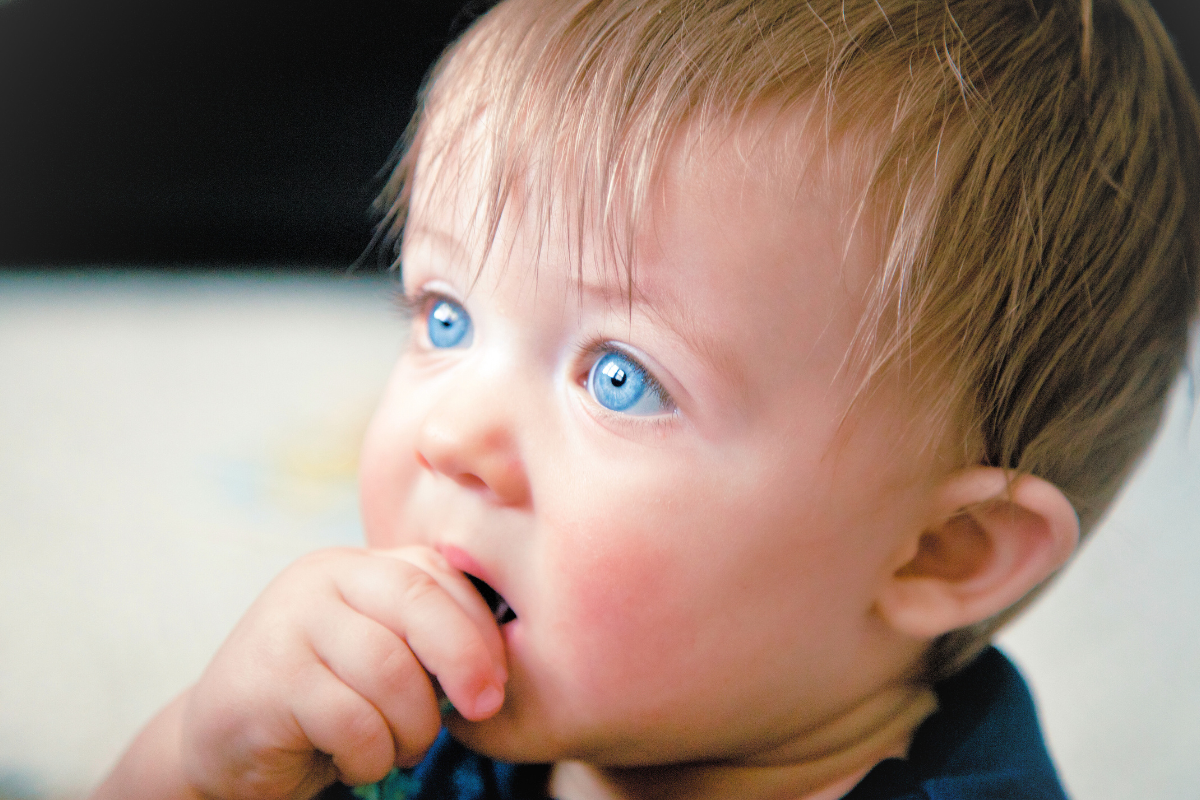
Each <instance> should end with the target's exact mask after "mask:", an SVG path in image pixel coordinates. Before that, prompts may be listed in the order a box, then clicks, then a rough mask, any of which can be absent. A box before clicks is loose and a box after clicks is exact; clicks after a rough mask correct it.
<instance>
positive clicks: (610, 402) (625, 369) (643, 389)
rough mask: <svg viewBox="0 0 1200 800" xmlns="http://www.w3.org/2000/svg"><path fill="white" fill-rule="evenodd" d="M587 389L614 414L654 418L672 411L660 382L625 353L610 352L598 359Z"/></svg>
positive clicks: (589, 377)
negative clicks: (615, 412)
mask: <svg viewBox="0 0 1200 800" xmlns="http://www.w3.org/2000/svg"><path fill="white" fill-rule="evenodd" d="M587 390H588V392H589V393H590V394H591V395H592V397H594V398H595V399H596V402H597V403H599V404H600V405H602V406H604V407H605V408H607V409H609V410H610V411H620V412H621V413H623V414H631V415H634V416H651V415H653V414H662V413H664V412H665V411H667V410H669V406H668V402H667V400H666V398H665V396H664V393H663V390H662V389H661V388H660V387H659V386H658V381H656V380H655V379H654V378H653V377H652V376H651V375H650V373H649V372H647V371H646V368H645V367H643V366H642V365H641V364H639V363H638V362H636V361H634V360H633V359H632V358H630V357H629V356H627V355H625V354H624V353H621V352H616V351H610V352H608V353H605V354H604V355H603V356H601V357H600V358H598V359H597V360H596V363H595V364H593V365H592V369H591V372H589V373H588V379H587Z"/></svg>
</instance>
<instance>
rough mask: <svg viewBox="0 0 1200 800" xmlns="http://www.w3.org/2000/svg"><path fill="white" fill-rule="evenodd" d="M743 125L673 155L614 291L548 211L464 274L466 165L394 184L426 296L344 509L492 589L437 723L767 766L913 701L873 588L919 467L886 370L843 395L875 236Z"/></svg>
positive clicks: (522, 752) (912, 642)
mask: <svg viewBox="0 0 1200 800" xmlns="http://www.w3.org/2000/svg"><path fill="white" fill-rule="evenodd" d="M746 145H748V146H749V147H750V148H751V149H753V147H754V145H753V144H752V143H749V142H734V143H729V142H726V143H724V144H722V145H720V146H717V147H712V146H707V145H702V146H701V147H700V149H699V150H697V151H695V152H691V153H690V154H689V156H688V157H687V158H677V159H675V160H674V161H672V162H671V164H670V165H669V167H668V171H667V176H666V180H665V183H664V185H663V191H662V193H661V195H660V196H659V203H658V205H657V207H656V208H655V210H654V213H653V219H652V220H651V224H649V225H647V226H645V229H644V230H643V231H642V232H641V236H640V237H639V240H638V256H639V261H638V262H637V264H636V273H635V283H634V292H633V295H632V298H627V296H626V294H625V284H624V282H623V281H622V280H621V279H620V277H619V276H618V277H617V278H614V277H613V274H614V273H613V270H612V268H611V266H610V265H608V264H606V263H605V262H604V260H603V259H601V258H599V257H597V255H596V251H595V249H588V248H586V247H585V249H584V254H583V257H582V263H581V267H582V269H581V271H580V272H577V271H576V269H575V265H574V263H573V260H572V255H571V252H570V250H569V248H568V246H567V243H566V242H565V241H564V240H563V238H562V237H561V236H560V237H557V238H556V236H555V233H556V230H557V227H556V224H555V223H554V221H553V220H552V223H551V233H550V236H549V237H547V239H545V240H543V241H539V237H538V231H537V229H536V228H534V226H533V225H532V224H522V225H516V226H505V227H502V230H501V237H500V241H499V242H497V245H496V246H495V247H493V248H492V250H491V254H492V255H491V256H490V257H489V259H488V261H487V262H486V263H485V264H484V266H483V268H482V271H481V272H480V274H479V275H478V279H477V280H476V279H475V275H474V272H473V270H472V267H473V265H474V264H475V263H476V259H475V258H473V256H475V255H476V252H477V251H475V252H472V250H471V237H470V231H472V230H474V229H476V228H477V225H478V223H477V221H476V220H475V219H474V218H473V212H474V210H475V208H476V205H475V202H474V198H475V197H476V196H477V195H476V192H475V190H474V187H471V186H469V180H470V179H469V178H468V179H467V181H468V186H467V187H466V188H464V187H463V186H462V185H461V184H458V185H456V186H455V189H454V191H439V189H438V188H437V187H436V186H425V185H419V186H418V189H417V195H416V196H417V201H416V203H415V206H414V213H413V214H412V216H411V217H410V222H409V226H408V229H407V232H406V238H405V242H404V248H403V264H404V267H403V273H404V287H405V291H406V293H408V294H409V296H416V295H418V294H419V293H421V292H432V293H433V298H431V299H426V300H425V303H426V305H425V306H423V307H418V308H417V309H416V314H415V324H414V328H413V333H412V343H411V345H410V347H409V349H408V351H407V352H406V353H405V354H404V355H403V356H402V358H401V360H400V362H399V364H398V365H397V367H396V370H395V373H394V375H393V378H392V380H391V383H390V385H389V387H388V389H387V392H386V394H385V396H384V399H383V401H382V403H381V405H380V408H379V411H378V414H377V416H376V418H375V420H374V423H373V425H372V427H371V429H370V432H369V433H368V436H367V440H366V446H365V448H364V452H363V456H362V469H361V481H362V508H363V519H364V522H365V525H366V530H367V537H368V543H369V544H370V545H371V546H372V547H379V548H392V547H397V546H402V545H413V544H417V545H422V546H426V547H429V548H432V549H434V550H435V551H439V552H441V553H443V554H446V555H449V556H450V557H451V560H452V561H453V560H454V559H455V558H459V559H460V560H459V561H458V563H457V566H459V567H460V568H462V569H465V570H468V571H471V572H472V573H473V574H476V575H479V576H480V577H483V578H485V579H486V580H487V581H488V582H489V583H490V584H491V585H492V586H493V587H495V588H496V589H497V590H498V591H500V592H501V594H503V595H504V597H505V598H506V599H507V600H508V602H509V603H510V604H511V605H512V606H513V608H514V609H515V610H516V612H517V614H518V619H517V620H516V621H515V622H513V623H511V624H509V625H507V626H505V627H504V628H503V629H502V630H501V635H502V637H503V641H504V652H505V655H506V666H507V668H508V672H509V679H508V683H507V685H506V699H505V703H504V705H503V707H502V708H501V709H500V711H499V713H497V714H496V715H495V716H493V717H491V718H489V719H487V720H486V721H483V722H472V723H466V722H463V721H461V720H452V721H451V723H450V725H451V729H452V731H453V732H454V733H455V734H456V735H457V736H459V737H461V738H462V739H463V740H464V741H466V742H467V743H468V744H469V745H471V746H472V747H475V748H477V749H479V750H481V751H483V752H485V753H488V754H489V755H493V756H496V757H500V758H506V759H513V760H524V761H561V760H563V759H564V758H569V759H573V760H577V761H581V762H584V763H587V764H593V765H603V766H606V767H608V766H612V767H631V766H642V765H646V764H648V763H649V764H656V765H657V764H677V763H680V762H691V761H699V760H702V761H705V762H711V761H719V760H725V759H728V760H729V761H730V763H731V764H736V765H738V766H755V767H762V766H774V765H788V766H791V765H794V764H795V763H796V762H798V761H799V762H805V761H809V760H812V759H814V758H815V754H816V752H818V751H820V750H821V749H822V748H823V747H824V746H825V744H827V742H826V741H825V740H824V739H823V734H824V733H826V732H827V733H829V735H830V738H831V739H832V740H834V741H836V742H837V743H838V746H843V745H844V746H846V747H851V746H853V745H854V744H855V743H856V742H858V741H859V740H860V739H861V737H862V736H864V735H866V733H868V732H869V731H870V730H873V729H874V728H875V727H878V726H879V725H881V724H882V721H881V720H880V719H879V718H878V715H877V714H875V713H874V712H873V711H868V712H866V713H864V712H863V709H866V708H871V707H872V705H873V704H877V703H878V704H880V705H881V707H886V708H888V709H889V712H894V711H895V708H896V706H897V704H899V705H903V704H905V703H907V702H909V701H910V699H911V698H912V697H913V696H914V695H913V690H912V688H911V687H909V686H908V685H907V684H906V681H905V676H906V675H907V674H908V672H909V669H910V667H911V666H912V665H913V664H914V663H915V662H916V660H917V658H918V657H919V654H920V652H921V650H922V648H923V644H924V643H923V642H920V641H917V640H916V639H913V638H912V637H907V636H903V635H899V634H897V633H896V632H895V631H893V630H891V629H890V628H889V627H888V625H887V624H886V623H884V622H883V621H882V620H881V619H880V617H879V615H878V613H877V611H876V609H875V599H876V593H877V591H878V588H879V585H880V583H881V581H882V580H883V579H884V578H885V577H886V576H888V575H890V568H889V565H890V564H891V560H892V558H893V557H894V551H895V548H896V547H897V542H898V541H899V540H900V539H901V538H902V537H903V535H904V534H906V533H907V532H908V531H910V530H912V529H913V528H914V527H917V526H919V520H921V519H922V518H923V516H924V515H925V514H926V512H927V510H928V509H927V501H928V497H929V494H930V491H931V488H932V487H933V485H934V484H935V482H936V478H937V476H938V475H939V473H938V470H937V469H936V464H935V463H934V459H933V458H932V457H929V456H922V455H921V454H920V453H918V452H916V451H917V450H918V448H917V447H916V446H915V444H914V442H915V439H916V438H917V437H914V436H913V435H912V433H913V424H912V422H911V413H912V412H911V404H910V403H908V402H906V401H905V399H904V398H902V397H899V396H898V395H897V393H896V392H895V391H894V390H893V389H890V388H888V387H884V388H883V389H881V390H880V391H879V392H878V393H877V394H876V395H875V396H873V397H872V398H871V400H870V401H869V402H866V403H863V404H862V405H861V406H856V407H855V409H854V411H853V413H851V415H850V416H849V417H848V418H847V417H846V416H845V415H846V413H847V410H848V408H849V407H850V402H851V399H852V397H853V395H854V392H855V389H856V388H857V383H856V381H855V380H854V377H853V376H852V375H849V374H848V373H847V371H846V370H845V369H844V360H845V357H846V353H847V351H848V349H849V347H850V343H851V339H852V337H853V335H854V332H855V329H856V326H857V324H858V321H859V319H860V316H861V314H862V310H863V307H862V295H863V293H864V291H865V287H866V284H867V282H868V280H869V278H870V275H871V274H872V273H873V271H874V269H875V266H876V264H877V250H876V245H875V242H874V241H873V240H872V239H871V238H870V236H869V235H868V232H866V231H865V230H863V229H862V228H857V229H853V228H851V225H850V223H849V220H850V219H851V217H852V214H851V209H852V206H851V204H850V202H849V201H848V195H849V193H848V192H847V191H846V190H845V189H846V187H843V186H840V185H837V183H836V181H835V180H834V179H833V178H831V177H830V176H828V175H821V174H814V175H812V176H810V177H809V178H808V180H806V181H805V183H804V184H803V185H802V186H801V188H800V191H799V192H797V191H796V190H795V188H794V187H792V188H791V189H788V190H786V191H785V190H784V187H780V186H777V185H775V184H774V183H773V182H772V181H771V180H770V179H769V177H768V176H769V170H768V169H767V167H766V164H765V163H763V164H751V165H750V166H751V169H749V170H747V169H746V167H747V164H746V163H744V161H743V159H744V158H745V149H746V147H745V146H746ZM681 151H682V148H681ZM735 153H736V154H740V155H735ZM759 155H760V156H762V158H763V159H764V160H765V158H766V156H765V153H760V154H759ZM755 157H757V156H753V155H752V156H751V158H755ZM447 172H448V173H450V174H466V175H470V174H472V173H471V171H470V170H458V169H456V168H450V169H447ZM478 172H479V171H476V172H475V174H478ZM813 172H814V173H815V172H816V169H815V168H814V170H813ZM431 183H432V182H431ZM532 216H533V215H526V217H525V218H526V219H528V218H530V217H532ZM539 248H540V250H539ZM539 253H540V259H539ZM535 262H536V266H537V269H536V278H534V277H533V274H534V270H532V269H531V268H530V265H531V264H534V263H535ZM580 273H581V274H582V281H580ZM437 297H447V298H450V299H453V300H455V301H456V302H459V303H461V304H462V306H463V308H465V309H466V311H467V313H469V314H470V316H471V319H472V323H473V333H472V339H471V344H470V346H468V347H461V348H450V349H441V348H436V347H434V346H432V344H431V343H430V341H429V338H428V334H427V332H426V328H427V325H428V322H427V319H426V317H425V313H426V312H427V311H428V309H429V303H432V302H436V298H437ZM604 342H616V343H620V345H621V346H622V347H624V348H626V349H627V351H628V352H630V353H632V354H634V355H635V356H636V357H637V358H638V359H639V360H640V361H641V362H642V363H643V364H644V365H645V367H646V368H647V369H648V370H649V371H650V372H651V373H652V374H654V375H655V377H656V378H657V379H658V380H659V381H660V382H661V383H662V385H663V387H664V388H665V390H666V392H667V393H669V395H670V398H671V402H670V403H669V404H665V405H664V407H663V409H662V413H660V414H657V415H652V416H636V417H635V416H628V415H623V414H619V413H614V412H612V411H609V410H607V409H605V408H604V407H602V406H601V405H600V404H599V403H598V402H597V401H596V399H595V398H594V397H593V396H592V395H591V394H590V393H589V392H588V389H587V385H586V383H587V374H588V370H589V368H590V366H591V364H592V363H593V362H594V360H595V358H596V355H594V354H591V353H589V351H588V348H589V346H591V345H593V344H595V343H604ZM581 352H583V353H584V354H583V355H581ZM922 458H924V459H925V460H924V461H922ZM460 554H461V555H460ZM681 676H686V680H681ZM860 714H861V715H862V717H863V718H862V719H855V721H854V722H853V723H852V724H850V725H849V728H848V729H845V730H843V726H844V724H845V721H846V720H847V719H849V718H856V715H860ZM862 728H865V729H867V730H863V729H862ZM907 733H908V731H902V732H900V733H899V734H898V737H893V738H892V740H891V741H889V742H887V746H886V747H885V748H884V749H888V750H893V751H894V750H896V749H900V750H902V749H903V746H904V745H903V741H904V740H905V737H906V735H907ZM815 742H822V744H821V745H820V746H819V747H817V746H814V743H815ZM878 757H879V754H878V753H871V754H869V756H868V758H867V760H868V761H870V763H874V761H873V760H872V759H874V760H877V759H878ZM862 766H863V765H862V764H854V765H853V767H854V768H855V769H854V771H857V769H858V768H860V767H862ZM867 766H869V764H867ZM622 774H627V773H624V772H623V773H622ZM678 779H679V778H678V776H676V781H675V782H676V785H678V782H677V781H678ZM796 783H797V786H799V787H801V788H813V787H809V786H807V783H808V781H807V779H806V778H804V777H803V776H801V779H800V780H798V781H797V782H796ZM705 785H706V786H710V788H711V787H712V786H715V784H711V783H710V782H709V780H708V779H707V778H706V780H705ZM739 788H744V787H739ZM735 794H736V792H735ZM677 796H678V795H677ZM740 796H743V797H744V796H749V795H747V794H741V795H740Z"/></svg>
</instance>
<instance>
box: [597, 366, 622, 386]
mask: <svg viewBox="0 0 1200 800" xmlns="http://www.w3.org/2000/svg"><path fill="white" fill-rule="evenodd" d="M600 371H601V372H603V373H604V374H605V376H606V377H607V378H608V379H609V380H610V381H612V385H613V386H616V387H617V388H618V389H619V388H620V387H622V386H624V385H625V378H626V376H625V370H623V369H621V368H620V367H618V366H617V365H616V364H615V363H613V362H611V361H610V362H608V363H607V364H605V365H604V367H603V369H601V370H600Z"/></svg>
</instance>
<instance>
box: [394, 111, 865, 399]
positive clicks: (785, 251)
mask: <svg viewBox="0 0 1200 800" xmlns="http://www.w3.org/2000/svg"><path fill="white" fill-rule="evenodd" d="M489 148H490V144H489V142H488V141H487V139H486V138H485V137H484V136H483V135H482V134H481V133H480V132H479V131H475V132H473V133H472V134H471V136H470V137H463V138H462V139H461V140H460V141H458V142H454V143H451V144H450V145H449V146H444V147H440V148H438V149H437V151H436V155H435V156H434V157H432V158H431V159H430V160H429V161H428V162H421V167H422V168H421V169H419V170H418V173H417V181H416V185H415V187H414V194H413V203H412V208H411V212H410V218H409V228H408V230H406V234H405V257H406V258H407V257H408V255H409V254H410V253H414V254H415V252H416V251H418V250H421V249H425V248H436V249H438V250H440V251H441V252H442V253H443V254H446V255H448V256H450V259H449V260H450V261H451V262H453V263H454V264H455V267H454V268H455V269H456V270H458V271H459V273H460V275H459V276H458V278H457V279H461V280H463V281H464V282H465V283H467V284H468V285H474V281H475V279H476V278H477V277H479V276H480V275H481V272H482V271H483V270H484V266H485V264H486V265H487V270H486V271H487V272H488V273H490V274H491V275H492V276H493V277H494V276H495V275H499V274H503V275H504V276H505V278H506V279H513V278H515V279H517V280H519V281H521V282H522V283H523V285H524V286H526V287H530V288H532V289H533V293H536V294H538V295H541V296H542V297H544V298H546V299H547V300H551V299H552V298H557V301H558V302H561V303H564V304H566V305H568V307H569V305H570V304H571V303H572V302H574V303H579V304H585V303H597V302H599V303H601V304H604V305H607V306H608V307H610V308H611V309H614V310H616V311H622V312H625V313H627V314H628V315H630V316H636V315H640V316H643V317H647V318H651V319H653V320H656V321H657V322H659V323H661V324H662V326H663V327H664V328H665V329H667V330H669V331H670V332H671V333H672V335H674V336H676V337H678V338H679V339H680V340H682V341H683V342H685V343H686V344H687V346H688V347H689V348H690V350H692V351H693V352H695V353H697V354H698V355H699V357H700V358H702V359H704V360H705V361H706V362H708V363H709V364H710V365H712V366H714V367H715V368H716V370H717V371H718V372H720V373H722V374H723V375H725V376H726V377H729V378H730V379H731V380H732V382H733V383H734V384H736V385H737V386H739V387H758V390H759V393H760V394H761V393H762V392H766V391H768V390H769V389H770V387H774V386H778V385H780V382H781V381H782V380H784V379H785V378H787V377H789V376H793V377H794V373H795V371H796V370H797V369H803V370H806V371H805V373H804V374H805V375H806V376H807V379H808V382H810V383H813V384H817V385H819V386H822V387H828V386H830V385H831V384H832V383H833V382H834V381H835V380H836V379H837V377H838V375H839V371H840V370H841V368H842V367H843V365H844V362H845V361H846V355H847V352H848V350H849V347H850V344H851V341H852V339H853V338H854V335H855V332H856V330H857V326H858V324H859V321H860V319H861V316H862V308H863V303H862V297H863V295H864V294H865V291H866V287H867V286H868V284H869V282H870V279H871V276H872V275H873V274H874V271H875V265H876V264H877V263H878V259H877V257H876V252H877V247H876V243H875V240H874V237H873V234H872V231H871V222H872V218H871V217H870V215H869V214H865V213H863V212H862V208H863V204H862V203H861V202H860V201H859V196H858V194H857V193H856V188H855V183H854V182H853V181H852V180H850V177H851V176H852V169H851V168H850V167H848V166H847V164H846V163H845V162H844V160H843V159H842V158H841V154H840V153H831V152H827V151H826V148H825V142H824V141H823V140H817V143H814V140H813V139H812V138H811V137H805V135H804V133H803V131H802V130H800V129H799V128H798V126H796V125H784V124H781V123H780V122H779V120H778V119H777V118H774V117H768V118H765V119H764V120H762V121H758V120H754V121H750V122H747V123H746V124H743V125H740V126H739V127H737V128H730V129H727V130H723V131H720V132H719V133H717V132H714V131H711V130H710V131H708V132H700V131H697V130H694V129H690V130H684V131H681V132H680V134H679V135H677V136H676V137H674V139H673V140H672V142H671V145H670V147H669V148H668V150H667V151H666V152H665V153H664V154H663V158H662V161H661V165H660V168H659V169H658V171H657V172H656V174H655V180H654V182H653V184H652V185H651V187H650V190H649V191H648V192H647V193H646V196H645V198H644V201H643V202H642V203H641V205H640V207H639V213H638V214H636V215H634V214H631V213H628V212H629V211H630V209H626V208H618V209H615V210H614V212H613V213H611V214H610V216H609V217H608V219H605V218H604V217H603V216H602V215H599V214H597V215H595V216H592V217H589V216H587V213H586V212H587V210H588V209H586V208H582V207H581V206H580V205H578V204H577V196H576V192H577V190H578V180H577V179H576V177H575V176H573V175H572V173H570V172H569V171H568V172H565V173H564V172H562V171H560V172H558V173H556V174H555V176H554V180H548V179H547V178H546V177H545V176H538V175H532V176H530V175H526V176H523V179H522V180H520V181H517V182H516V183H514V184H513V186H512V187H511V193H510V194H509V195H508V196H507V197H506V202H505V204H504V206H503V209H502V212H503V213H502V214H501V215H500V217H499V218H498V219H497V220H496V222H497V225H496V228H495V230H494V231H493V230H492V229H491V228H490V226H489V221H488V210H489V207H490V206H489V203H490V202H491V200H492V199H493V198H494V197H495V196H496V195H495V189H496V187H495V185H494V184H491V183H489V178H490V177H491V176H492V175H493V170H494V167H495V164H494V163H492V162H491V161H490V160H489V155H490V152H491V151H490V149H489ZM539 191H540V192H542V194H535V192H539ZM622 212H623V213H622ZM490 280H491V278H489V281H490ZM551 301H552V300H551ZM552 302H553V301H552ZM793 367H794V368H795V369H793ZM742 394H743V395H746V396H749V395H751V394H754V392H749V391H747V392H743V393H742Z"/></svg>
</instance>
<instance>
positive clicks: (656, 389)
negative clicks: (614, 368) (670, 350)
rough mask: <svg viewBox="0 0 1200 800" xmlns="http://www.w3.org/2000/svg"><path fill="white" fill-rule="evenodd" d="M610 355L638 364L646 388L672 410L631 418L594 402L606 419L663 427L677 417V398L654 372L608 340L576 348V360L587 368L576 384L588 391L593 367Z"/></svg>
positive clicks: (631, 354) (581, 373)
mask: <svg viewBox="0 0 1200 800" xmlns="http://www.w3.org/2000/svg"><path fill="white" fill-rule="evenodd" d="M609 353H617V354H619V355H622V356H624V357H625V358H628V359H630V360H631V361H633V362H634V363H635V364H637V365H638V367H639V368H640V369H641V371H642V378H643V380H645V381H646V388H647V389H648V390H649V391H651V392H653V393H654V394H656V395H657V396H658V399H659V400H660V401H662V404H663V405H664V406H666V407H667V408H668V409H670V411H669V412H668V413H665V414H656V415H654V416H645V417H643V416H631V415H629V414H622V413H620V412H619V411H612V410H611V409H607V408H605V407H604V406H602V405H600V404H599V403H596V402H593V405H594V406H595V407H596V409H597V410H598V412H599V413H601V414H603V415H604V416H605V417H611V418H613V419H619V420H620V421H621V422H622V423H626V424H635V425H662V424H663V423H665V422H668V421H670V420H671V419H673V418H674V417H675V413H676V412H677V411H678V410H679V407H678V406H677V405H676V404H675V398H673V397H671V393H670V392H668V391H667V389H666V387H665V386H663V385H662V382H661V381H659V380H658V378H656V377H655V376H654V373H653V372H651V371H650V370H649V369H647V368H646V365H645V364H643V363H642V362H641V360H640V359H639V358H638V357H637V356H635V355H634V354H633V353H630V352H629V351H628V350H627V349H625V348H624V347H620V346H618V345H615V344H613V343H612V342H611V341H608V340H607V339H597V340H595V341H593V342H589V343H588V344H584V345H581V346H579V347H578V348H576V350H575V360H576V361H577V362H579V363H581V364H583V365H584V366H585V368H584V369H583V370H582V371H581V372H580V374H579V377H578V378H576V383H578V384H579V385H580V386H582V387H583V389H584V391H587V381H588V377H589V376H590V375H591V373H592V366H593V365H594V364H595V363H596V362H597V361H599V360H600V359H602V358H604V357H605V356H606V355H608V354H609Z"/></svg>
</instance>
